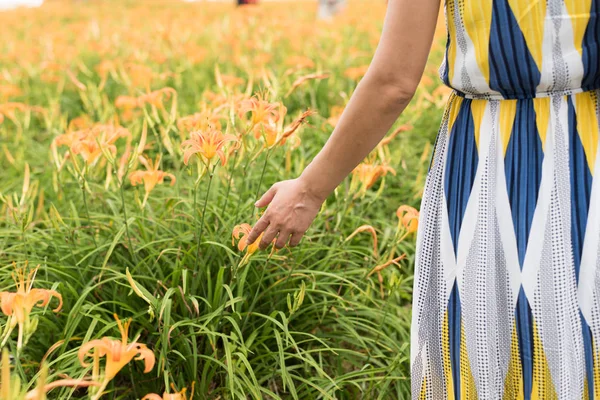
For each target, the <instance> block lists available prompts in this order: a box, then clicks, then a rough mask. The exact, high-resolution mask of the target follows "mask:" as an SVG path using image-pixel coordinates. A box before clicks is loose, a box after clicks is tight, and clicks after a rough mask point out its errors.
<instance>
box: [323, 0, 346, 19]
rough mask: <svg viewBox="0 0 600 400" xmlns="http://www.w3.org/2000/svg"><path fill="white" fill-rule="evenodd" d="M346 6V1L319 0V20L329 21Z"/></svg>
mask: <svg viewBox="0 0 600 400" xmlns="http://www.w3.org/2000/svg"><path fill="white" fill-rule="evenodd" d="M345 6H346V0H319V11H318V13H317V15H318V18H319V19H331V18H333V17H334V16H335V15H336V14H339V13H340V12H341V11H342V10H343V9H344V7H345Z"/></svg>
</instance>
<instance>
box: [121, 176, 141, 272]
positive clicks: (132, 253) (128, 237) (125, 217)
mask: <svg viewBox="0 0 600 400" xmlns="http://www.w3.org/2000/svg"><path fill="white" fill-rule="evenodd" d="M120 183H121V184H120V185H119V191H120V192H121V206H122V207H123V219H124V222H125V234H126V235H127V242H128V243H129V252H130V253H131V257H132V258H133V261H134V263H135V266H136V267H137V263H138V262H137V256H136V255H135V251H133V244H132V243H131V235H130V234H129V222H127V208H126V206H125V193H124V191H123V186H124V185H125V180H124V179H122V180H121V182H120Z"/></svg>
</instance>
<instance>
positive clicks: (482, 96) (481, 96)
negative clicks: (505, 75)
mask: <svg viewBox="0 0 600 400" xmlns="http://www.w3.org/2000/svg"><path fill="white" fill-rule="evenodd" d="M452 89H453V90H454V92H455V93H456V95H457V96H460V97H463V98H465V99H471V100H525V99H537V98H542V97H560V96H570V95H574V94H577V93H583V92H593V91H596V90H600V86H592V87H580V88H576V89H564V90H553V91H549V92H537V93H535V94H534V95H533V96H532V95H530V94H523V95H514V96H508V97H505V96H503V95H501V94H499V93H464V92H461V91H460V90H457V89H454V88H452Z"/></svg>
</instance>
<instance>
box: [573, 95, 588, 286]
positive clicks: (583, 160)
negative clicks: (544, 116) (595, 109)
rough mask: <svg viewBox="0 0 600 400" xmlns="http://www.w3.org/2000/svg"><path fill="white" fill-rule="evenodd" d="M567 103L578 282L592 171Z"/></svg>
mask: <svg viewBox="0 0 600 400" xmlns="http://www.w3.org/2000/svg"><path fill="white" fill-rule="evenodd" d="M568 104H569V153H570V154H569V164H570V165H569V167H570V168H569V169H570V171H571V240H572V243H573V258H574V261H575V277H576V278H577V282H579V267H580V264H581V254H582V251H583V240H584V237H585V229H586V226H587V219H588V211H589V208H590V196H591V193H592V173H591V171H590V169H589V164H588V161H587V157H586V155H585V150H584V149H583V144H582V143H581V138H580V136H579V133H578V132H577V115H576V113H575V105H574V104H573V99H572V98H571V97H569V100H568Z"/></svg>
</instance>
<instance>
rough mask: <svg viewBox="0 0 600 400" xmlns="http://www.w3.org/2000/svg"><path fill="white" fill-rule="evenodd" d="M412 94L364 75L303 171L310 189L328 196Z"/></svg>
mask: <svg viewBox="0 0 600 400" xmlns="http://www.w3.org/2000/svg"><path fill="white" fill-rule="evenodd" d="M411 96H412V92H411V91H410V90H406V91H405V90H401V88H399V87H395V86H393V85H392V84H390V83H388V82H386V81H385V80H384V79H378V78H377V77H374V76H369V74H367V76H365V78H364V79H363V80H362V81H361V82H360V84H359V85H358V86H357V88H356V90H355V93H354V95H353V96H352V99H351V100H350V101H349V102H348V105H347V107H346V109H345V110H344V113H343V114H342V117H341V119H340V121H339V123H338V125H337V126H336V128H335V130H334V131H333V133H332V135H331V136H330V138H329V140H328V141H327V143H326V144H325V146H324V147H323V149H322V150H321V151H320V152H319V154H318V155H317V156H316V157H315V158H314V159H313V161H312V162H311V163H310V164H309V166H308V167H306V169H305V170H304V172H303V173H302V176H301V179H302V180H303V181H305V182H306V183H307V185H308V186H309V187H310V189H311V191H313V192H314V193H316V194H317V195H319V196H320V197H323V198H325V197H327V196H328V195H329V194H330V193H331V192H332V191H333V190H334V189H335V188H336V187H337V186H338V185H339V184H340V183H341V182H342V181H343V180H344V178H345V177H346V176H347V175H348V174H350V173H351V172H352V170H353V169H354V168H355V167H356V166H357V165H358V164H359V163H360V162H361V161H362V160H364V158H365V157H366V156H367V155H368V154H369V153H370V152H371V151H372V150H373V149H374V148H375V147H376V146H377V144H378V143H379V142H380V141H381V139H383V137H384V136H385V134H386V133H387V132H388V130H389V129H390V128H391V126H392V125H393V124H394V122H395V121H396V119H397V118H398V116H399V115H400V114H401V113H402V111H403V110H404V108H406V106H407V105H408V103H409V102H410V99H411Z"/></svg>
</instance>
